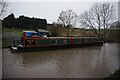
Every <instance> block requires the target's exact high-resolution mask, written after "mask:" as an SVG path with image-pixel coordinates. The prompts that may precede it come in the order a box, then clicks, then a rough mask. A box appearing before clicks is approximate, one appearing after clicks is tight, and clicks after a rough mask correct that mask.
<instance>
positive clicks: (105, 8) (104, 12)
mask: <svg viewBox="0 0 120 80" xmlns="http://www.w3.org/2000/svg"><path fill="white" fill-rule="evenodd" d="M113 13H114V9H113V5H110V3H103V4H101V18H102V20H101V21H102V26H103V29H104V37H106V33H107V29H108V27H109V26H110V25H111V24H112V23H113V19H114V18H113Z"/></svg>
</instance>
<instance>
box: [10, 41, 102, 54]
mask: <svg viewBox="0 0 120 80" xmlns="http://www.w3.org/2000/svg"><path fill="white" fill-rule="evenodd" d="M102 45H103V42H95V43H79V44H65V45H52V46H37V47H17V49H16V48H15V50H14V49H12V48H11V51H12V52H15V51H17V52H22V51H45V50H58V49H67V48H78V47H89V46H102Z"/></svg>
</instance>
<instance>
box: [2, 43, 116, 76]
mask: <svg viewBox="0 0 120 80" xmlns="http://www.w3.org/2000/svg"><path fill="white" fill-rule="evenodd" d="M2 53H3V65H2V67H3V69H2V70H3V71H2V72H3V73H2V77H3V78H103V77H106V76H108V75H110V74H112V73H114V72H115V70H117V69H118V45H117V44H116V43H105V44H104V45H103V46H92V47H81V48H72V49H61V50H50V51H34V52H19V53H18V52H15V53H10V50H9V49H3V50H2Z"/></svg>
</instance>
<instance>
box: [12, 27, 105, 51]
mask: <svg viewBox="0 0 120 80" xmlns="http://www.w3.org/2000/svg"><path fill="white" fill-rule="evenodd" d="M48 34H50V33H49V32H48V31H46V30H43V29H36V30H35V31H23V32H22V37H21V39H20V40H17V39H13V44H12V46H11V50H12V51H16V50H24V49H27V50H33V49H38V50H44V49H53V48H54V49H57V48H70V47H80V46H84V45H98V44H101V45H102V44H103V40H102V39H101V38H99V37H60V36H59V37H52V36H48Z"/></svg>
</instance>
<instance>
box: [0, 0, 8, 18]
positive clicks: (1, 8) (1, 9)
mask: <svg viewBox="0 0 120 80" xmlns="http://www.w3.org/2000/svg"><path fill="white" fill-rule="evenodd" d="M6 7H7V2H6V1H5V0H0V19H1V18H2V17H3V15H4V14H5V12H6Z"/></svg>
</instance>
